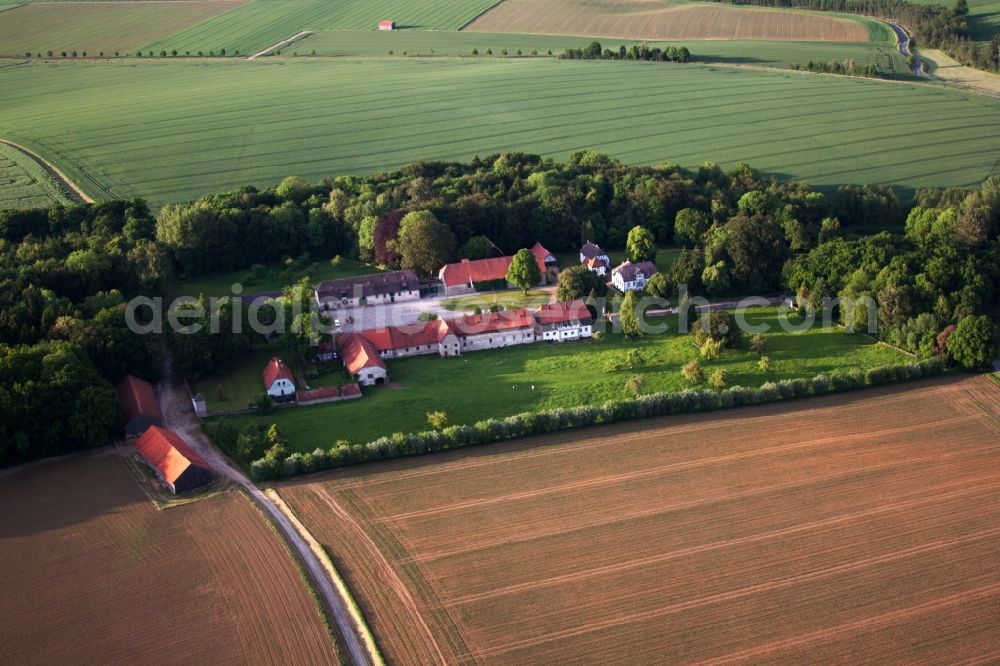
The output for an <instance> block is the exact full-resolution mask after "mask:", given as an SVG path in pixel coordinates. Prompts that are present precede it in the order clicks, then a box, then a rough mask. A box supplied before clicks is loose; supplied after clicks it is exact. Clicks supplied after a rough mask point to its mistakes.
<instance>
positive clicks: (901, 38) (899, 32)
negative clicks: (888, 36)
mask: <svg viewBox="0 0 1000 666" xmlns="http://www.w3.org/2000/svg"><path fill="white" fill-rule="evenodd" d="M882 22H883V23H885V24H886V25H887V26H889V27H890V28H891V29H892V31H893V32H894V33H896V46H897V48H899V52H900V53H902V54H903V56H904V57H909V56H910V54H911V53H912V51H911V50H910V36H909V35H908V34H907V33H906V31H905V30H903V29H902V28H901V27H899V26H898V25H896V24H895V23H890V22H889V21H882ZM913 57H914V60H913V73H914V74H915V75H916V76H920V77H923V78H925V79H929V78H932V77H931V76H930V75H929V74H927V73H926V72H924V70H923V67H921V64H920V56H919V55H917V54H915V53H913Z"/></svg>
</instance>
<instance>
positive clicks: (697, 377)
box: [681, 361, 705, 384]
mask: <svg viewBox="0 0 1000 666" xmlns="http://www.w3.org/2000/svg"><path fill="white" fill-rule="evenodd" d="M681 374H682V375H683V376H684V379H686V380H688V381H689V382H690V383H692V384H700V383H702V382H703V381H705V373H704V372H702V369H701V363H699V362H698V361H688V362H687V363H685V364H684V367H682V368H681Z"/></svg>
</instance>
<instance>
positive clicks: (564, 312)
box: [535, 299, 593, 325]
mask: <svg viewBox="0 0 1000 666" xmlns="http://www.w3.org/2000/svg"><path fill="white" fill-rule="evenodd" d="M592 320H593V317H591V316H590V310H588V309H587V304H586V303H584V302H583V301H582V300H579V299H577V300H575V301H569V302H567V303H550V304H548V305H543V306H542V307H540V308H538V309H537V310H535V321H536V322H538V323H539V324H543V325H544V324H559V323H562V322H572V321H592Z"/></svg>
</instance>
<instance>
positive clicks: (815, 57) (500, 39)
mask: <svg viewBox="0 0 1000 666" xmlns="http://www.w3.org/2000/svg"><path fill="white" fill-rule="evenodd" d="M593 39H598V40H599V41H600V42H601V45H602V46H603V47H604V48H610V49H612V50H618V47H619V46H631V45H632V44H638V43H644V44H648V45H649V46H651V47H657V46H658V47H660V48H663V47H665V46H686V47H687V48H688V49H689V50H690V51H691V54H692V60H693V61H695V62H726V63H738V64H747V65H761V66H766V67H789V66H790V65H794V64H805V63H807V62H809V61H810V60H812V61H829V60H848V59H850V60H855V61H856V62H859V63H865V64H867V63H873V64H874V63H876V57H875V54H876V51H878V52H879V53H881V56H880V58H879V59H878V61H877V62H878V64H879V65H880V66H881V68H882V70H883V71H884V72H885V73H887V74H892V73H899V74H900V75H905V73H906V72H907V71H908V70H907V67H906V61H905V59H904V58H903V56H901V55H900V54H899V51H897V50H896V49H894V48H892V47H891V46H890V45H888V44H873V43H866V42H830V41H823V42H789V41H776V40H757V41H753V40H742V41H741V40H722V39H706V40H691V39H681V40H677V41H672V42H659V41H646V42H637V41H634V40H629V39H614V38H611V39H608V38H591V37H576V36H570V35H516V34H508V33H484V32H464V31H463V32H441V31H417V30H414V31H407V30H403V31H399V32H368V31H333V30H323V31H319V32H316V33H314V34H313V35H312V36H310V37H307V38H306V39H304V40H302V41H301V42H298V43H297V44H295V45H294V46H291V47H289V48H287V49H285V50H284V51H283V55H285V56H290V55H292V53H298V54H299V55H306V54H309V53H311V52H312V51H315V52H316V55H329V56H388V54H389V51H392V52H393V54H394V55H396V56H400V55H403V54H404V53H405V54H407V55H410V56H415V55H423V56H429V55H437V56H471V55H472V49H476V50H478V51H479V56H480V57H486V50H487V49H492V51H493V56H494V57H500V52H501V50H502V49H506V50H507V55H508V57H514V56H516V55H517V52H518V50H520V51H521V55H523V56H525V57H531V52H532V50H533V49H534V50H536V51H537V52H538V57H543V56H545V55H546V53H547V52H548V51H549V50H551V51H552V53H553V55H554V56H558V55H559V54H560V53H562V52H563V51H564V50H565V49H567V48H581V47H583V46H586V45H587V44H589V43H590V41H592V40H593ZM888 60H891V61H892V63H893V65H892V67H893V69H889V68H888V67H887V65H886V62H887V61H888Z"/></svg>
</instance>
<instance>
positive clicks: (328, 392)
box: [297, 386, 340, 402]
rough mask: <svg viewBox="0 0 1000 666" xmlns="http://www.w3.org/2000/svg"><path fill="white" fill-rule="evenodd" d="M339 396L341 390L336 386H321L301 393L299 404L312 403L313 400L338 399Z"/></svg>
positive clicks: (298, 395)
mask: <svg viewBox="0 0 1000 666" xmlns="http://www.w3.org/2000/svg"><path fill="white" fill-rule="evenodd" d="M339 395H340V389H339V388H338V387H336V386H320V387H319V388H314V389H310V390H308V391H299V392H298V394H297V397H298V401H299V402H312V401H313V400H326V399H327V398H336V397H338V396H339Z"/></svg>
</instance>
